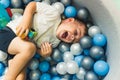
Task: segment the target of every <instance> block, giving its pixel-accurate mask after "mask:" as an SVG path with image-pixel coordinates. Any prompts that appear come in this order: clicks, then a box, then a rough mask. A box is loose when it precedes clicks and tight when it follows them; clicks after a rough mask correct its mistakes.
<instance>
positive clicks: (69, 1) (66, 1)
mask: <svg viewBox="0 0 120 80" xmlns="http://www.w3.org/2000/svg"><path fill="white" fill-rule="evenodd" d="M60 2H62V3H63V4H64V5H65V6H69V5H70V4H71V0H60Z"/></svg>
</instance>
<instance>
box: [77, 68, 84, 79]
mask: <svg viewBox="0 0 120 80" xmlns="http://www.w3.org/2000/svg"><path fill="white" fill-rule="evenodd" d="M85 74H86V70H85V69H84V68H83V67H80V68H79V71H78V73H76V77H77V78H78V79H80V80H84V76H85Z"/></svg>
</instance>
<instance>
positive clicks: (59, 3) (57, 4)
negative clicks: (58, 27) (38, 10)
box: [52, 2, 64, 14]
mask: <svg viewBox="0 0 120 80" xmlns="http://www.w3.org/2000/svg"><path fill="white" fill-rule="evenodd" d="M52 6H54V7H55V8H56V9H57V10H58V12H59V13H60V14H62V13H63V12H64V5H63V4H62V3H61V2H56V3H54V4H52Z"/></svg>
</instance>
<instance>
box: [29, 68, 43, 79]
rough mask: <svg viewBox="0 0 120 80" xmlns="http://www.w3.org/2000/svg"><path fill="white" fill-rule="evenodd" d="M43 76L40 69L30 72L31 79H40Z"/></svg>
mask: <svg viewBox="0 0 120 80" xmlns="http://www.w3.org/2000/svg"><path fill="white" fill-rule="evenodd" d="M40 76H41V73H40V71H39V70H32V71H30V73H29V78H30V80H38V79H39V78H40Z"/></svg>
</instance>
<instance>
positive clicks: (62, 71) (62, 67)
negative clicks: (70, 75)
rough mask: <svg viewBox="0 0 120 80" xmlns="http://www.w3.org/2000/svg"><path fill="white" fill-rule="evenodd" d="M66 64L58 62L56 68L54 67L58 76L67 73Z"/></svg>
mask: <svg viewBox="0 0 120 80" xmlns="http://www.w3.org/2000/svg"><path fill="white" fill-rule="evenodd" d="M66 69H67V68H66V64H65V62H60V63H58V64H57V66H56V71H57V72H58V73H59V74H62V75H64V74H66V73H67V72H66Z"/></svg>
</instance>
